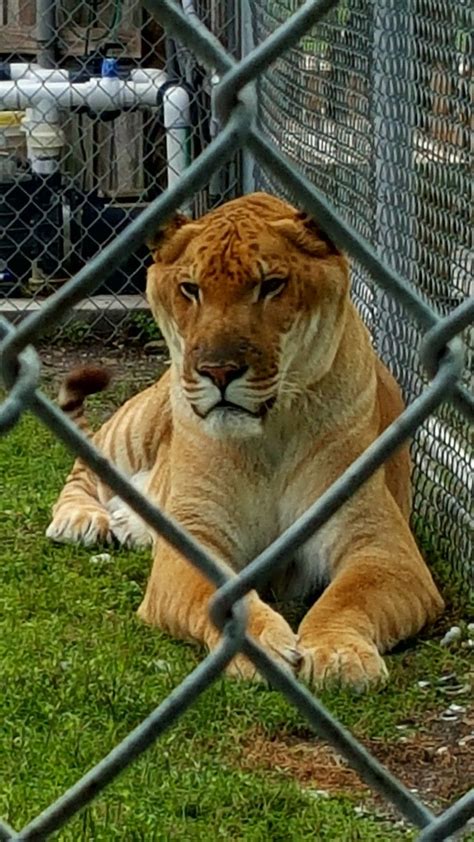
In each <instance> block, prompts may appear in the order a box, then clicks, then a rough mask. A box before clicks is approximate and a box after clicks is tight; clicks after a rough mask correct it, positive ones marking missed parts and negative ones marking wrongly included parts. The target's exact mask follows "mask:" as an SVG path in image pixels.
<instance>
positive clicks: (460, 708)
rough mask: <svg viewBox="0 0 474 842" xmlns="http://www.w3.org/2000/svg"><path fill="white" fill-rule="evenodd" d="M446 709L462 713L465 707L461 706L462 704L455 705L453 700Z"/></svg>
mask: <svg viewBox="0 0 474 842" xmlns="http://www.w3.org/2000/svg"><path fill="white" fill-rule="evenodd" d="M448 710H450V711H451V712H452V713H464V711H465V710H466V708H465V707H463V705H455V704H454V702H453V704H451V705H450V706H449V708H448Z"/></svg>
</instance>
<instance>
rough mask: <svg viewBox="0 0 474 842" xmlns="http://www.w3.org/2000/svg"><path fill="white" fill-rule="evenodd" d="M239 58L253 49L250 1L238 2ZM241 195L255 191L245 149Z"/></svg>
mask: <svg viewBox="0 0 474 842" xmlns="http://www.w3.org/2000/svg"><path fill="white" fill-rule="evenodd" d="M239 5H240V57H241V58H244V57H245V56H247V55H249V53H251V52H252V50H253V48H254V47H255V38H254V31H253V17H252V7H251V5H250V0H240V4H239ZM241 155H242V173H241V183H242V193H243V194H244V195H245V194H247V193H253V192H254V190H255V189H256V181H255V159H254V157H253V155H252V153H251V152H250V150H249V149H248V148H247V147H244V149H243V150H242V153H241Z"/></svg>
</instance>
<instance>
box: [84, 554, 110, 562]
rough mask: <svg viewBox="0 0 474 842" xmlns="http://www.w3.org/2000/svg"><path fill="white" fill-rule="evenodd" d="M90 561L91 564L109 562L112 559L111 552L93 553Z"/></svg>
mask: <svg viewBox="0 0 474 842" xmlns="http://www.w3.org/2000/svg"><path fill="white" fill-rule="evenodd" d="M89 561H90V563H91V564H108V562H109V561H112V556H111V555H110V553H98V555H91V557H90V559H89Z"/></svg>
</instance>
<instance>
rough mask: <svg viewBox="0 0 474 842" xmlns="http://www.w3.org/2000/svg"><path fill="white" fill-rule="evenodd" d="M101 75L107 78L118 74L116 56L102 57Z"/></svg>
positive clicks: (115, 76)
mask: <svg viewBox="0 0 474 842" xmlns="http://www.w3.org/2000/svg"><path fill="white" fill-rule="evenodd" d="M101 73H102V76H103V77H104V76H105V77H106V78H108V79H116V78H117V76H118V62H117V59H116V58H104V59H102V67H101Z"/></svg>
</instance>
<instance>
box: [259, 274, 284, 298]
mask: <svg viewBox="0 0 474 842" xmlns="http://www.w3.org/2000/svg"><path fill="white" fill-rule="evenodd" d="M285 286H286V279H285V278H265V280H263V281H262V282H261V284H260V289H259V292H258V300H259V301H263V299H265V298H275V296H277V295H279V294H280V293H281V292H283V290H284V288H285Z"/></svg>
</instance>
